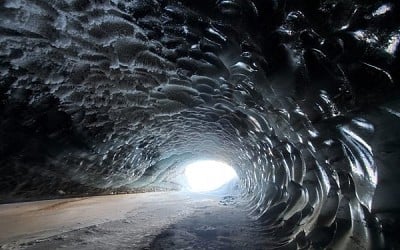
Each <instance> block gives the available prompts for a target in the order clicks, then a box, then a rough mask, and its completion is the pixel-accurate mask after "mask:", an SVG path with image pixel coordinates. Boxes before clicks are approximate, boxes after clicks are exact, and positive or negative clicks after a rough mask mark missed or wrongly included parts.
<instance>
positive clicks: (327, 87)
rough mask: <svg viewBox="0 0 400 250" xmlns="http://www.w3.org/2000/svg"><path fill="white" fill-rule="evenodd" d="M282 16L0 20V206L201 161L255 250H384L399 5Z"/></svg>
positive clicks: (132, 9) (392, 212)
mask: <svg viewBox="0 0 400 250" xmlns="http://www.w3.org/2000/svg"><path fill="white" fill-rule="evenodd" d="M284 2H285V1H272V0H271V1H239V0H238V1H236V0H229V1H217V2H216V3H215V2H214V1H205V2H204V3H202V4H199V3H197V2H196V3H193V2H190V1H182V2H181V3H179V2H175V1H162V0H160V1H156V0H136V1H123V0H111V1H89V0H76V1H62V0H59V1H55V0H54V1H41V0H34V1H22V0H13V1H11V0H6V1H3V2H2V3H0V34H1V36H0V57H1V61H0V63H1V64H0V79H1V81H0V82H1V85H0V101H1V102H0V116H1V123H0V131H1V132H0V142H1V143H0V156H1V157H0V166H1V167H0V171H1V175H0V187H1V190H2V191H1V197H2V200H5V201H8V200H16V199H22V198H32V197H34V198H43V197H54V196H57V195H63V194H68V195H73V194H84V193H99V192H104V191H107V192H108V191H115V190H124V191H126V190H151V189H160V188H161V189H179V188H180V185H181V182H180V179H179V178H180V177H179V176H180V175H181V174H182V168H183V166H185V165H186V164H188V163H191V162H193V161H195V160H200V159H213V160H218V161H224V162H227V163H229V164H230V165H232V166H234V167H235V169H236V171H237V173H238V175H239V176H240V181H241V188H242V190H243V199H244V200H246V201H248V203H247V204H248V210H249V213H250V215H251V217H252V218H254V219H256V220H258V221H259V222H260V223H262V224H263V225H264V228H265V231H264V233H265V237H266V238H267V239H269V240H270V242H271V244H272V245H271V246H270V247H278V248H279V247H284V248H293V249H296V248H300V249H303V248H317V249H318V248H325V247H328V248H329V247H330V248H341V247H343V246H344V245H346V244H347V247H348V248H349V249H355V248H360V249H364V248H385V247H396V246H398V244H399V243H398V240H397V241H396V240H391V238H393V235H395V232H396V228H398V220H397V219H396V218H397V216H398V211H399V210H398V209H399V204H400V202H399V199H400V198H399V197H400V196H399V191H398V184H397V179H398V177H399V170H397V165H398V162H399V158H398V156H399V152H398V151H399V150H398V148H399V145H398V139H399V131H398V128H400V126H399V125H400V123H399V117H400V106H399V105H400V103H399V101H398V94H399V91H398V78H399V71H398V69H399V56H398V53H399V50H398V46H399V14H398V13H399V11H398V10H399V4H398V3H397V2H395V1H387V2H384V3H382V4H377V3H372V1H366V2H361V1H328V0H325V1H309V2H306V1H290V0H288V1H286V4H285V3H284ZM369 2H371V3H369Z"/></svg>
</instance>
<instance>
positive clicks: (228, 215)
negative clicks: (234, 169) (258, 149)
mask: <svg viewBox="0 0 400 250" xmlns="http://www.w3.org/2000/svg"><path fill="white" fill-rule="evenodd" d="M0 228H1V230H0V244H1V247H2V249H60V248H62V249H246V248H247V249H263V239H262V236H261V232H260V230H259V227H258V226H257V225H256V223H255V222H253V221H251V220H250V219H249V218H248V216H247V212H246V211H245V210H244V209H243V204H241V203H240V202H239V200H238V199H237V197H235V196H223V195H217V194H213V195H211V194H208V195H207V194H193V193H187V192H158V193H141V194H129V195H113V196H97V197H85V198H72V199H61V200H50V201H38V202H26V203H15V204H6V205H1V206H0Z"/></svg>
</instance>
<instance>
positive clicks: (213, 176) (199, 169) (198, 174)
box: [185, 161, 237, 192]
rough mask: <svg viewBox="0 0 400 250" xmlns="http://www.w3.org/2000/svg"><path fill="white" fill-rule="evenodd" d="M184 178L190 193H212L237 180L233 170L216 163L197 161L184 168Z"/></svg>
mask: <svg viewBox="0 0 400 250" xmlns="http://www.w3.org/2000/svg"><path fill="white" fill-rule="evenodd" d="M185 177H186V180H187V182H188V184H189V189H190V191H192V192H207V191H213V190H216V189H218V188H220V187H222V186H223V185H224V184H226V183H228V182H229V181H231V180H233V179H235V178H237V175H236V172H235V170H234V169H233V168H232V167H231V166H229V165H227V164H225V163H222V162H218V161H198V162H195V163H192V164H190V165H188V166H187V167H186V168H185Z"/></svg>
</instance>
